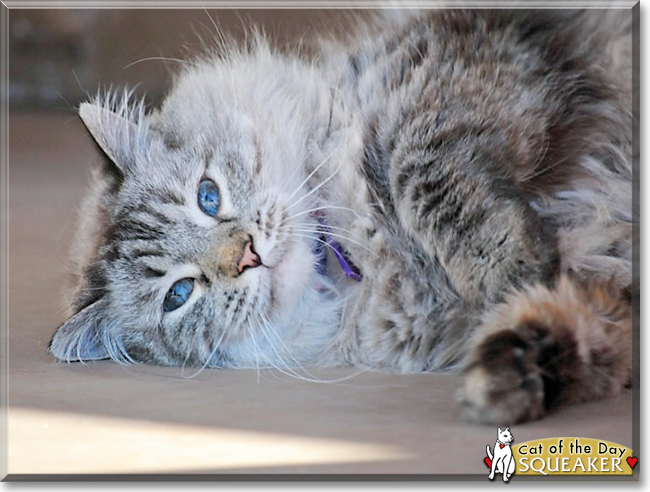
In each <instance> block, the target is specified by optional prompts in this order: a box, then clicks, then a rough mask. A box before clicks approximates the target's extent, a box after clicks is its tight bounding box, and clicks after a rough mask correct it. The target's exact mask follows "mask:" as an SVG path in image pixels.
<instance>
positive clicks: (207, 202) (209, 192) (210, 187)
mask: <svg viewBox="0 0 650 492" xmlns="http://www.w3.org/2000/svg"><path fill="white" fill-rule="evenodd" d="M197 198H198V201H199V207H200V208H201V210H203V213H204V214H206V215H209V216H210V217H214V216H215V215H217V213H218V212H219V205H220V204H221V196H220V195H219V188H218V187H217V185H216V184H215V183H214V181H212V180H210V179H204V180H203V181H201V182H200V183H199V193H198V196H197Z"/></svg>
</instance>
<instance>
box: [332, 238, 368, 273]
mask: <svg viewBox="0 0 650 492" xmlns="http://www.w3.org/2000/svg"><path fill="white" fill-rule="evenodd" d="M325 234H327V233H325ZM327 243H328V244H329V245H330V246H331V247H332V251H334V255H335V256H336V259H337V260H339V265H341V268H342V269H343V273H345V276H346V277H349V278H351V279H352V280H356V281H357V282H361V279H362V278H363V276H362V275H361V272H360V271H359V269H358V268H357V266H356V265H355V264H354V263H352V262H351V261H350V260H349V255H348V253H347V251H345V250H344V249H343V247H342V246H341V245H340V244H339V243H337V242H336V241H334V240H333V239H331V238H330V237H329V236H328V238H327Z"/></svg>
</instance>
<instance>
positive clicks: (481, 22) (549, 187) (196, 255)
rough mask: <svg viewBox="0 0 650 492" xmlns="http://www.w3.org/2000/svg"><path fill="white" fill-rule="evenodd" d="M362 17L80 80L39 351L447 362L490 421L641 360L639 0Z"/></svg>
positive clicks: (622, 375) (225, 359)
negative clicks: (152, 102) (161, 90)
mask: <svg viewBox="0 0 650 492" xmlns="http://www.w3.org/2000/svg"><path fill="white" fill-rule="evenodd" d="M375 17H376V18H374V19H370V20H367V21H360V22H359V24H358V26H357V27H356V29H355V33H354V34H352V35H350V36H349V37H348V38H344V39H342V40H339V41H331V40H328V41H323V42H322V43H321V44H320V45H319V46H320V48H319V52H318V54H317V55H316V56H315V57H314V58H313V59H312V58H310V59H308V58H306V56H304V55H299V54H295V53H294V54H292V53H280V52H278V51H277V50H275V49H273V48H272V47H271V46H270V43H269V42H268V41H267V40H266V39H265V37H264V36H262V35H259V34H258V35H254V34H251V36H250V37H249V40H248V42H247V43H245V44H244V45H239V46H238V45H236V44H234V43H228V44H226V45H225V46H223V47H222V48H221V49H219V50H218V51H217V52H216V53H209V54H206V55H203V56H200V57H198V58H197V59H194V60H188V61H187V63H186V64H184V65H183V66H182V68H181V69H180V73H179V74H178V75H177V77H176V79H175V82H174V86H173V88H172V89H171V91H170V92H169V93H168V95H167V96H166V97H165V98H164V100H163V101H162V103H161V104H160V106H159V107H158V108H156V109H154V110H147V109H146V108H145V105H144V102H142V101H137V100H134V98H133V97H132V95H131V93H130V92H128V91H125V92H124V93H122V94H120V93H117V92H109V93H107V94H100V95H98V96H96V97H95V98H93V99H91V100H90V101H89V102H86V103H83V104H81V106H80V108H79V115H80V117H81V120H82V121H83V123H84V124H85V126H86V128H87V129H88V131H89V133H90V135H91V136H92V138H93V140H94V142H95V143H96V144H97V148H98V151H99V154H100V155H101V156H102V158H103V164H102V166H101V167H99V168H98V169H97V170H96V171H95V174H94V179H93V183H92V185H91V190H90V192H89V194H88V196H87V197H86V199H85V201H84V202H83V203H82V205H81V214H80V227H79V232H78V234H77V236H76V238H75V240H74V246H73V252H72V257H73V260H74V264H75V266H74V268H73V272H72V273H73V277H74V282H73V289H72V293H71V299H72V300H71V302H70V304H69V306H70V309H69V312H68V315H69V317H68V319H67V321H65V322H64V323H63V324H62V325H61V326H60V327H59V328H58V330H57V331H56V333H55V334H54V336H53V338H52V340H51V342H50V345H49V353H50V354H51V355H53V356H54V357H55V358H56V359H59V360H62V361H68V362H70V361H79V360H81V361H83V360H99V359H112V360H115V361H117V362H122V363H131V362H139V363H153V364H162V365H169V366H181V367H186V366H194V367H197V368H199V369H204V368H206V367H211V368H227V367H236V368H260V367H275V368H278V369H280V370H282V371H284V372H287V373H291V374H298V373H301V374H302V372H301V371H302V368H303V366H318V367H330V366H353V367H358V368H366V369H373V370H385V371H395V372H402V373H419V372H433V371H439V372H454V373H460V374H461V375H462V376H461V377H462V382H461V383H460V389H459V404H460V406H461V408H462V411H463V415H464V416H465V418H467V419H469V420H472V421H478V422H485V423H491V424H498V425H502V424H503V423H505V422H508V423H511V422H521V421H526V420H533V419H537V418H540V417H542V416H543V415H545V414H546V413H547V412H548V411H549V410H552V409H553V408H555V407H557V406H558V405H559V404H561V403H567V402H576V401H584V400H590V399H596V398H603V397H606V396H611V395H616V394H619V393H620V392H621V391H623V390H624V388H625V387H626V385H629V384H630V381H631V374H632V308H631V299H632V297H633V296H635V295H636V294H637V290H636V289H635V288H633V285H634V283H633V279H632V223H633V220H632V182H633V181H632V180H633V177H632V150H631V148H632V143H631V139H632V116H631V111H632V109H631V106H632V72H631V27H630V26H631V11H618V12H615V11H602V10H600V11H571V10H562V11H559V10H558V11H553V10H537V11H534V10H533V11H531V10H496V11H492V10H439V11H422V12H409V13H404V12H392V13H391V12H389V13H381V14H377V15H376V16H375Z"/></svg>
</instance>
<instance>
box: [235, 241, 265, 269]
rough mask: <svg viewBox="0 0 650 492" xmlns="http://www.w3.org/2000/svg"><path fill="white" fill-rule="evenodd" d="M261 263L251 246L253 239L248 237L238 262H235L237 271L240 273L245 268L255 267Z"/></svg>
mask: <svg viewBox="0 0 650 492" xmlns="http://www.w3.org/2000/svg"><path fill="white" fill-rule="evenodd" d="M261 264H262V260H261V259H260V257H259V256H258V254H257V253H256V252H255V248H254V247H253V239H252V238H251V239H249V240H248V241H247V242H246V244H245V245H244V251H243V252H242V254H241V258H240V260H239V263H238V264H237V271H238V272H239V273H240V274H241V273H243V271H244V270H246V269H247V268H256V267H258V266H260V265H261Z"/></svg>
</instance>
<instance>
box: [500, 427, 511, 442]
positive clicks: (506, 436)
mask: <svg viewBox="0 0 650 492" xmlns="http://www.w3.org/2000/svg"><path fill="white" fill-rule="evenodd" d="M497 439H498V440H499V441H500V442H502V443H504V444H508V443H511V442H512V441H513V439H514V437H512V433H511V432H510V427H506V428H505V429H503V430H501V427H499V428H498V429H497Z"/></svg>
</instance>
